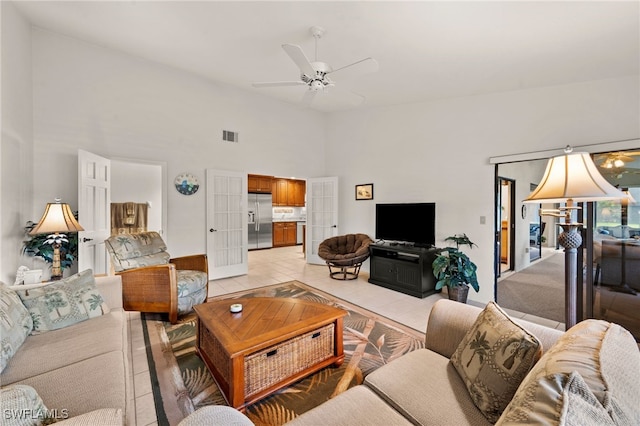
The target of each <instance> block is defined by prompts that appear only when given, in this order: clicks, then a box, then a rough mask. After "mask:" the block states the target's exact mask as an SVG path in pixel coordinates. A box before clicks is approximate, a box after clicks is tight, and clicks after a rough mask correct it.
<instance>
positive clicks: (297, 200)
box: [292, 180, 307, 207]
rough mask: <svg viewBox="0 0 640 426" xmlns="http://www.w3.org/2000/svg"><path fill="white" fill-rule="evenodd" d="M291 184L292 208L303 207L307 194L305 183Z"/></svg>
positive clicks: (302, 181) (295, 181)
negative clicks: (292, 189) (292, 188)
mask: <svg viewBox="0 0 640 426" xmlns="http://www.w3.org/2000/svg"><path fill="white" fill-rule="evenodd" d="M292 182H293V187H294V191H293V194H294V195H293V206H294V207H304V206H305V202H304V197H305V194H306V192H307V182H305V181H304V180H294V181H292Z"/></svg>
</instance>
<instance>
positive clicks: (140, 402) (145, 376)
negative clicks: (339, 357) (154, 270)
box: [129, 246, 564, 426]
mask: <svg viewBox="0 0 640 426" xmlns="http://www.w3.org/2000/svg"><path fill="white" fill-rule="evenodd" d="M368 278H369V274H368V273H367V272H364V271H361V272H360V276H359V277H358V279H357V280H353V281H337V280H333V279H331V278H329V273H328V269H327V267H326V266H324V265H309V264H307V263H306V261H305V258H304V256H303V254H302V249H301V246H294V247H282V248H275V249H268V250H256V251H250V252H249V273H248V274H247V275H243V276H239V277H233V278H226V279H222V280H215V281H211V282H210V283H209V296H210V297H212V296H219V295H223V294H227V293H233V292H237V291H242V290H248V289H252V288H256V287H263V286H266V285H271V284H278V283H281V282H285V281H291V280H298V281H301V282H303V283H305V284H308V285H310V286H312V287H315V288H318V289H320V290H322V291H324V292H327V293H330V294H332V295H334V296H336V297H339V298H341V299H344V300H347V301H349V302H351V303H354V304H356V305H359V306H361V307H363V308H366V309H369V310H371V311H374V312H376V313H378V314H380V315H383V316H385V317H387V318H390V319H392V320H395V321H398V322H400V323H403V324H405V325H407V326H409V327H412V328H414V329H416V330H420V331H423V332H424V330H425V329H426V325H427V317H428V315H429V311H430V310H431V307H432V306H433V304H434V303H435V302H436V301H437V300H438V299H440V298H442V297H446V295H445V296H443V295H441V294H434V295H432V296H429V297H427V298H424V299H419V298H417V297H413V296H408V295H406V294H403V293H399V292H396V291H393V290H389V289H386V288H383V287H379V286H376V285H373V284H369V283H368V282H367V279H368ZM470 303H472V302H470ZM509 314H510V315H512V316H514V317H518V318H524V319H527V320H529V321H532V322H536V323H540V324H544V325H547V326H550V327H553V328H559V329H564V324H560V323H558V322H555V321H550V320H547V319H545V318H540V317H535V316H532V315H528V314H522V313H520V312H514V311H509ZM129 325H130V336H131V356H132V360H133V374H134V388H135V389H134V393H135V407H136V413H135V424H136V425H137V426H147V425H156V424H157V421H156V414H155V407H154V403H153V394H152V392H151V381H150V376H149V366H148V364H147V358H146V351H145V345H144V338H143V334H142V325H141V321H140V314H139V313H135V312H130V313H129Z"/></svg>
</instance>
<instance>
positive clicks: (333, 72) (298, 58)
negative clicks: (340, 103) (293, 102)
mask: <svg viewBox="0 0 640 426" xmlns="http://www.w3.org/2000/svg"><path fill="white" fill-rule="evenodd" d="M310 31H311V35H312V36H313V38H314V39H315V59H314V61H313V62H311V61H309V59H308V58H307V56H306V55H305V54H304V52H303V51H302V48H300V46H297V45H295V44H283V45H282V49H284V51H285V53H286V54H287V55H289V57H290V58H291V60H292V61H293V62H294V63H295V64H296V65H297V66H298V68H300V80H297V81H271V82H256V83H253V87H257V88H261V87H284V86H307V91H306V92H305V94H304V96H303V97H302V102H303V103H304V104H306V105H310V104H311V102H312V101H313V99H314V98H315V96H316V95H317V93H318V92H328V89H329V88H335V82H334V81H333V80H332V79H331V78H330V77H329V76H331V77H335V76H339V77H340V76H341V77H346V76H347V74H349V75H357V74H360V75H362V74H366V73H371V72H375V71H377V70H378V62H377V61H376V60H375V59H373V58H365V59H361V60H359V61H357V62H354V63H352V64H349V65H345V66H343V67H340V68H337V69H333V68H332V67H331V66H330V65H329V64H327V63H326V62H321V61H318V40H319V39H320V38H322V36H323V35H324V34H325V32H326V31H325V29H324V28H322V27H318V26H313V27H311V29H310ZM345 93H346V94H347V95H348V96H349V97H351V103H353V104H360V103H362V102H363V101H364V96H362V95H359V94H356V93H353V92H345Z"/></svg>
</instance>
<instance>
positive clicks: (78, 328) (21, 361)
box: [0, 309, 128, 385]
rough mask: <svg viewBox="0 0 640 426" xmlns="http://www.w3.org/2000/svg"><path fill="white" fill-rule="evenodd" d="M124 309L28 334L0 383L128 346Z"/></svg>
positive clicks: (9, 363) (15, 380) (21, 378)
mask: <svg viewBox="0 0 640 426" xmlns="http://www.w3.org/2000/svg"><path fill="white" fill-rule="evenodd" d="M126 327H127V321H126V317H125V312H124V311H123V310H121V309H114V310H112V311H111V312H109V313H108V314H106V315H102V316H101V317H98V318H93V319H91V320H88V321H83V322H80V323H78V324H75V325H73V326H71V327H66V328H61V329H59V330H55V331H51V332H48V333H42V334H38V335H35V336H29V337H27V339H26V340H25V341H24V343H23V344H22V346H20V348H19V349H18V351H17V353H16V355H15V356H14V357H13V358H11V359H10V360H9V362H8V363H7V367H6V368H5V369H4V371H3V372H2V375H1V376H0V378H1V380H2V383H3V385H4V384H9V383H14V382H18V381H20V380H24V379H26V378H28V377H31V376H36V375H38V374H42V373H45V372H47V371H51V370H54V369H57V368H61V367H64V366H67V365H71V364H73V363H76V362H79V361H82V360H85V359H88V358H91V357H94V356H96V355H100V354H103V353H106V352H111V351H118V352H123V350H124V348H126V347H127V346H128V342H127V330H126Z"/></svg>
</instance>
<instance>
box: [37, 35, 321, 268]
mask: <svg viewBox="0 0 640 426" xmlns="http://www.w3.org/2000/svg"><path fill="white" fill-rule="evenodd" d="M33 68H34V72H33V73H34V75H33V91H34V95H33V97H34V139H35V167H36V170H35V178H36V180H37V181H38V182H39V184H38V185H37V187H36V190H35V194H34V200H35V203H36V204H37V205H40V204H42V203H44V201H46V200H50V199H52V198H53V197H55V196H61V197H62V198H63V199H64V200H66V201H68V202H69V203H71V205H72V207H74V208H75V207H76V205H77V183H76V182H77V171H76V169H77V166H76V161H77V160H76V153H77V150H78V149H79V148H81V149H84V150H87V151H91V152H95V153H96V154H99V155H102V156H105V157H108V158H130V159H144V160H149V161H155V162H166V164H167V175H168V176H167V180H168V181H169V182H167V184H168V185H169V190H168V199H167V205H168V214H167V216H168V226H167V230H166V234H165V236H166V238H167V244H169V245H170V247H171V254H172V255H173V256H181V255H185V254H191V253H201V252H204V250H205V245H206V233H205V232H204V229H205V193H206V191H204V190H201V191H198V192H197V193H196V194H194V195H193V196H189V197H185V196H183V195H181V194H179V193H178V192H177V191H175V189H173V179H174V178H175V176H176V175H178V174H179V173H182V172H189V173H193V174H195V175H196V176H198V177H199V178H200V181H201V182H204V179H205V169H207V168H218V169H223V170H237V171H250V172H256V173H268V174H277V175H282V176H304V177H311V176H321V175H322V174H323V172H324V163H323V161H322V158H324V140H325V118H324V116H323V115H322V114H320V113H318V112H314V111H311V110H308V109H304V108H302V107H298V106H295V105H289V104H285V103H283V102H279V101H273V100H270V99H268V98H266V97H264V96H263V95H260V94H254V93H253V92H251V91H250V90H251V89H250V88H249V89H248V90H247V91H243V90H238V89H235V88H231V87H227V86H224V85H220V84H216V83H213V82H211V81H208V80H205V79H202V78H199V77H197V76H194V75H191V74H188V73H186V72H182V71H180V70H176V69H173V68H169V67H166V66H162V65H158V64H156V63H153V62H150V61H147V60H144V59H139V58H136V57H133V56H130V55H126V54H123V53H119V52H116V51H113V50H109V49H105V48H101V47H98V46H95V45H91V44H89V43H85V42H83V41H79V40H76V39H73V38H69V37H64V36H60V35H57V34H54V33H50V32H46V31H43V30H39V29H34V31H33ZM256 93H257V92H256ZM222 129H227V130H234V131H238V132H239V140H240V143H237V144H233V143H228V142H222V141H221V138H222ZM52 175H55V176H56V179H51V178H50V176H52Z"/></svg>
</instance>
